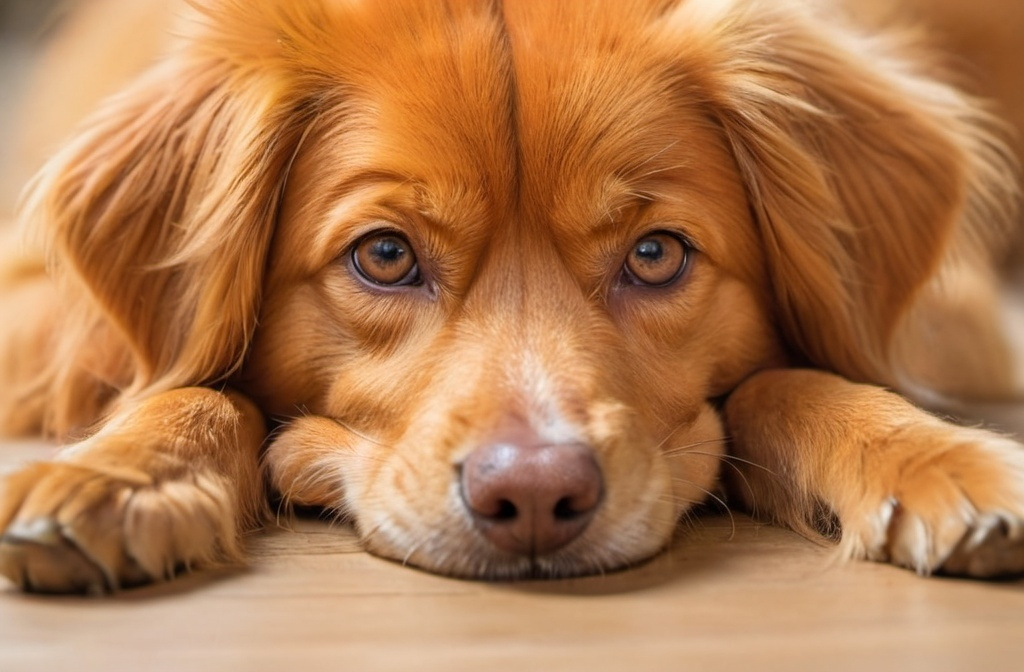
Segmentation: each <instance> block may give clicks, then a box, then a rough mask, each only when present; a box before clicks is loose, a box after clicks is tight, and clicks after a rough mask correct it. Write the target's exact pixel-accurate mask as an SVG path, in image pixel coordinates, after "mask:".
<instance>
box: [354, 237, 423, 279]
mask: <svg viewBox="0 0 1024 672" xmlns="http://www.w3.org/2000/svg"><path fill="white" fill-rule="evenodd" d="M352 265H353V266H354V267H355V269H356V272H357V273H359V275H361V276H362V277H363V278H364V279H366V280H368V281H369V282H372V283H373V284H375V285H385V286H388V287H398V286H405V285H416V284H419V282H420V268H419V263H418V262H417V261H416V254H415V253H414V252H413V249H412V245H410V244H409V241H408V240H406V238H405V237H404V236H402V235H401V234H398V233H395V232H393V231H385V232H378V233H371V234H370V235H368V236H366V237H365V238H363V239H362V240H360V241H359V243H358V244H356V246H355V248H354V249H353V250H352Z"/></svg>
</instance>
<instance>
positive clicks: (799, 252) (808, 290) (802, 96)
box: [669, 0, 1014, 384]
mask: <svg viewBox="0 0 1024 672" xmlns="http://www.w3.org/2000/svg"><path fill="white" fill-rule="evenodd" d="M821 11H823V9H822V8H821V7H818V6H817V5H815V3H794V2H789V1H787V0H771V1H765V2H759V1H757V0H754V1H749V2H730V1H726V2H716V1H714V0H708V1H704V0H689V1H688V2H685V3H682V4H681V5H680V7H679V8H678V10H677V11H676V14H675V15H674V16H671V17H669V24H670V26H671V28H670V29H671V30H672V31H675V32H676V33H677V34H676V35H674V42H675V44H676V45H687V46H685V47H683V48H684V49H687V53H686V54H685V55H684V56H683V62H684V63H689V64H691V65H695V66H697V67H692V68H689V69H688V70H687V73H688V75H687V76H688V77H689V81H690V84H691V86H692V88H693V89H695V90H699V91H700V92H701V93H700V95H702V96H704V97H706V98H707V102H708V103H709V104H710V105H711V106H712V108H713V110H714V115H715V116H716V118H717V119H718V120H719V122H720V123H721V125H722V127H723V128H724V131H725V134H726V136H727V138H728V140H729V142H730V144H731V146H732V149H733V152H734V155H735V158H736V161H737V164H738V167H739V170H740V171H741V173H742V176H743V178H744V181H745V184H746V187H747V191H748V196H749V202H750V206H751V209H752V214H753V217H754V219H755V220H756V222H757V225H758V226H759V228H760V231H761V236H762V240H763V245H764V250H765V254H766V258H767V261H768V268H769V272H770V276H771V282H772V284H773V286H772V291H773V294H774V297H775V300H776V305H777V310H778V319H779V321H780V326H781V328H782V329H783V331H784V333H785V336H786V337H787V339H788V340H789V341H790V344H791V346H792V347H793V348H794V349H796V350H797V351H799V352H800V353H801V354H802V355H803V356H804V357H806V358H807V359H808V360H809V361H810V363H813V364H815V365H818V366H823V367H826V368H829V369H831V370H834V371H837V372H839V373H842V374H844V375H846V376H849V377H851V378H854V379H860V380H868V381H873V382H877V383H885V384H896V383H897V382H899V381H897V379H898V378H900V377H901V375H902V374H900V373H898V372H897V371H898V370H899V369H900V368H901V367H900V366H899V363H898V362H894V361H893V354H892V352H891V343H892V339H893V337H894V332H895V330H897V329H898V328H899V327H900V320H901V316H902V315H904V314H905V313H906V311H907V310H908V309H909V308H910V306H911V304H912V303H913V302H914V299H915V297H916V296H917V295H918V293H919V292H920V291H921V289H922V287H923V286H924V285H925V283H926V282H928V281H929V280H930V279H931V278H933V277H935V276H936V274H937V273H938V272H939V269H940V266H941V265H942V264H943V263H945V260H946V259H949V258H951V255H953V256H959V257H960V258H961V259H966V260H968V261H970V260H971V258H972V257H977V256H979V255H982V254H984V252H983V250H984V247H985V244H986V241H984V240H983V238H985V235H986V234H988V233H992V232H994V231H995V230H996V229H1000V228H1006V227H1007V226H1008V225H1009V223H1010V220H1011V219H1012V214H1013V213H1012V210H1013V205H1014V197H1013V186H1012V185H1013V174H1014V171H1013V169H1012V168H1013V166H1012V160H1011V159H1010V158H1009V156H1010V155H1009V153H1008V152H1007V151H1006V149H1005V147H1004V146H1003V145H1002V144H1001V143H1000V141H999V140H998V139H997V137H996V135H997V134H996V133H993V123H992V122H991V120H990V119H989V117H988V116H987V115H986V114H985V113H984V112H983V111H982V109H981V107H980V106H979V104H978V103H977V102H976V101H974V100H972V99H970V98H969V97H968V96H966V95H964V94H963V93H961V92H960V91H958V90H957V89H956V88H954V87H952V86H949V85H947V84H945V83H943V82H941V81H940V80H939V79H937V78H936V71H937V70H938V67H937V63H936V62H935V60H934V59H929V58H928V57H927V56H925V55H924V54H923V53H922V52H921V51H919V50H917V49H916V48H915V47H913V46H912V45H911V40H910V38H911V37H912V36H910V35H908V34H904V35H900V36H898V37H891V38H886V39H881V38H878V37H877V36H876V37H868V36H862V35H859V34H857V33H856V32H855V31H854V30H852V29H851V28H849V27H848V24H847V23H846V22H845V21H844V19H843V17H840V16H821V15H819V14H818V12H821ZM682 32H685V33H686V34H685V36H680V35H679V34H678V33H682Z"/></svg>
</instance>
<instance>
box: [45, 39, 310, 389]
mask: <svg viewBox="0 0 1024 672" xmlns="http://www.w3.org/2000/svg"><path fill="white" fill-rule="evenodd" d="M273 77H274V75H273V73H271V72H266V71H263V70H260V69H259V68H256V67H248V68H243V67H241V66H240V65H239V64H237V63H231V62H229V61H228V60H227V59H224V58H218V57H216V56H215V55H214V54H213V52H212V51H210V52H209V53H208V52H206V51H203V50H201V49H198V48H192V49H191V50H189V49H184V48H183V49H182V50H180V51H179V52H176V53H174V54H172V55H171V56H169V57H168V58H167V60H166V61H165V62H163V63H162V64H160V65H159V66H157V67H156V68H154V69H153V70H151V71H150V72H148V73H147V74H146V75H145V76H144V77H143V78H142V79H140V80H139V81H137V82H136V83H135V84H134V85H133V86H131V87H130V88H129V89H127V90H126V91H124V92H123V93H121V94H120V95H118V96H117V97H115V98H113V99H111V100H109V101H108V102H107V104H106V105H105V107H103V108H102V109H101V110H100V111H99V112H98V113H97V114H96V115H95V116H94V117H93V118H92V119H91V120H90V121H89V122H88V123H87V125H86V127H85V128H84V129H83V130H82V132H80V134H79V135H78V136H77V138H76V139H75V140H74V141H73V142H72V143H71V144H70V145H69V146H67V147H66V148H65V149H64V150H63V152H62V153H60V154H59V155H57V156H56V157H55V158H54V159H53V160H52V161H51V162H50V163H49V164H48V165H47V166H46V167H45V168H44V169H43V171H42V173H41V174H40V175H39V176H38V177H37V179H36V182H35V183H34V185H33V187H32V191H31V192H30V193H29V196H28V199H27V201H26V206H25V218H26V221H27V223H28V225H29V226H30V227H32V228H34V229H36V230H41V231H43V232H44V235H45V237H46V240H45V242H46V245H47V248H48V251H49V255H50V260H51V264H52V266H53V267H54V269H55V271H56V273H57V275H58V276H59V277H60V279H61V280H62V281H63V282H64V283H65V284H66V285H67V287H66V289H67V290H68V292H70V293H71V295H72V296H79V297H81V299H82V300H81V301H79V304H80V305H71V306H67V310H68V312H69V316H68V319H67V320H66V321H65V322H66V324H65V325H64V327H65V330H66V331H67V332H68V333H66V334H62V335H61V338H63V339H64V347H65V348H67V349H70V350H72V351H74V352H73V353H70V356H71V357H72V358H77V363H78V365H79V367H84V368H92V369H93V371H91V372H90V373H91V374H92V375H94V376H95V377H96V378H98V379H100V380H102V381H103V382H105V383H107V384H109V385H111V386H112V387H116V388H125V387H130V388H132V389H136V390H138V389H142V388H147V387H152V386H154V385H159V386H160V387H163V388H166V387H173V386H180V385H186V384H200V383H206V382H211V381H214V380H217V379H220V378H223V377H224V376H226V375H227V374H228V373H230V372H231V371H232V370H233V369H235V368H236V367H238V366H239V364H240V362H241V358H242V357H243V355H244V353H245V350H246V347H247V343H248V342H249V339H250V337H251V335H252V332H253V329H254V327H255V323H256V316H257V311H258V303H259V294H260V286H261V283H262V275H263V267H264V259H265V256H266V252H267V248H268V245H269V241H270V238H271V235H272V230H273V224H274V218H275V214H276V211H277V204H278V200H279V198H280V195H281V191H282V186H283V181H284V179H285V175H286V172H287V166H288V162H289V160H290V159H291V156H292V154H293V152H294V149H295V146H296V143H297V142H298V138H297V137H296V136H297V134H299V133H301V128H302V123H300V122H301V120H297V119H296V118H295V116H296V114H295V105H294V104H289V103H288V101H286V100H284V87H283V86H281V85H279V83H278V82H276V81H275V80H274V79H273ZM83 294H84V296H82V295H83ZM72 317H75V319H77V320H78V321H77V322H76V321H74V319H72ZM76 339H77V340H76ZM90 339H91V340H92V341H97V340H105V341H109V340H110V339H119V342H120V343H121V345H122V346H124V347H122V348H121V351H122V352H123V351H124V348H127V350H128V352H130V359H131V362H130V363H128V362H123V361H122V362H117V361H116V360H118V359H119V357H118V356H116V355H114V356H109V355H108V356H107V357H106V358H107V359H108V360H110V361H108V362H105V363H98V362H97V361H96V360H97V359H98V358H99V359H102V358H103V355H101V354H97V352H99V351H104V350H105V351H106V352H108V353H109V352H110V351H111V350H115V349H117V348H111V347H110V346H96V345H95V343H93V344H92V345H88V344H87V343H86V342H87V341H89V340H90ZM90 347H91V348H92V351H93V352H91V353H88V354H83V350H88V349H89V348H90ZM120 359H121V360H124V359H125V358H124V357H123V356H121V357H120ZM86 360H89V361H86ZM57 375H58V378H59V377H60V374H57ZM64 377H65V378H66V379H70V378H74V376H73V375H72V374H67V375H65V376H64ZM64 384H65V385H69V384H70V383H68V382H67V380H65V381H64Z"/></svg>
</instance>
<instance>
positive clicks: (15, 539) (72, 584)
mask: <svg viewBox="0 0 1024 672" xmlns="http://www.w3.org/2000/svg"><path fill="white" fill-rule="evenodd" d="M0 574H3V575H4V576H7V577H8V578H9V579H11V580H12V581H14V582H15V583H16V584H18V586H19V587H20V588H21V589H22V590H26V591H33V592H43V593H79V592H80V593H90V594H101V593H104V592H107V591H108V590H109V589H110V586H109V582H108V580H107V578H106V575H105V572H104V571H103V570H101V569H100V567H98V566H97V565H96V563H94V562H93V561H92V560H90V559H89V558H88V557H87V556H86V555H85V554H84V553H82V551H81V550H80V549H79V548H78V547H77V546H75V545H74V544H73V543H72V542H70V541H69V540H68V539H67V538H66V537H65V536H64V535H63V534H62V533H61V530H60V526H59V525H58V524H57V523H56V521H54V520H52V519H47V518H36V519H34V520H31V521H26V522H20V523H18V524H15V525H12V526H11V527H10V528H8V530H7V531H6V532H5V533H4V535H3V537H0Z"/></svg>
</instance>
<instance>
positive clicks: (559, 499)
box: [356, 444, 700, 581]
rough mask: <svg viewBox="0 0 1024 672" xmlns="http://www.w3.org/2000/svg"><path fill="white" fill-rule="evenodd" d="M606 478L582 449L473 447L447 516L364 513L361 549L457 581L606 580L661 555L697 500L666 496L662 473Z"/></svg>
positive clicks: (667, 478)
mask: <svg viewBox="0 0 1024 672" xmlns="http://www.w3.org/2000/svg"><path fill="white" fill-rule="evenodd" d="M637 471H638V475H639V476H640V478H638V479H635V480H632V481H631V480H629V479H623V480H624V481H625V482H622V481H620V480H619V479H609V478H608V477H607V474H605V472H604V471H603V470H602V469H601V467H600V466H599V464H598V460H596V459H595V457H594V454H593V451H591V450H590V449H589V448H588V447H586V446H583V445H580V444H553V445H546V446H531V447H527V448H523V447H520V446H513V445H508V444H497V445H494V446H487V447H485V448H482V449H478V450H477V451H474V452H473V453H472V454H471V455H470V456H469V457H468V458H467V459H466V460H464V461H463V462H461V463H460V464H459V465H457V467H456V469H455V478H453V480H452V483H451V484H450V486H449V491H448V493H447V497H446V502H447V506H445V507H444V508H445V511H444V513H443V514H442V515H441V516H440V517H435V518H430V517H429V514H428V516H427V517H428V519H425V518H424V517H423V516H422V515H421V514H420V515H418V514H417V513H415V512H414V509H413V508H406V507H405V506H400V507H389V509H388V510H386V511H380V512H375V511H364V516H363V517H360V518H359V519H357V520H356V524H357V525H356V526H357V529H358V530H359V532H360V534H361V537H362V539H363V543H364V546H365V547H366V549H367V550H368V551H370V552H371V553H374V554H376V555H379V556H383V557H386V558H389V559H392V560H396V561H398V562H401V563H402V564H404V565H408V566H413V567H418V568H421V569H425V570H428V571H430V572H433V573H437V574H442V575H446V576H451V577H455V578H463V579H484V580H492V581H520V580H537V579H563V578H570V577H579V576H587V575H594V574H605V573H609V572H615V571H620V570H624V569H627V568H629V567H633V566H635V565H637V564H640V563H643V562H645V561H647V560H649V559H650V558H651V557H653V556H655V555H657V554H658V553H659V552H661V551H662V550H664V548H666V547H667V545H668V544H669V542H670V540H671V538H672V535H673V532H674V531H675V529H676V525H677V523H678V520H679V518H680V515H681V514H682V512H683V511H685V510H687V509H688V508H689V507H690V506H692V505H696V504H699V503H700V501H699V500H698V499H696V498H694V497H692V495H691V496H690V497H689V498H686V499H683V498H681V497H678V496H674V494H673V493H672V491H671V485H672V482H673V479H672V477H671V475H670V473H669V470H659V469H650V468H643V467H639V468H638V470H637Z"/></svg>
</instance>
